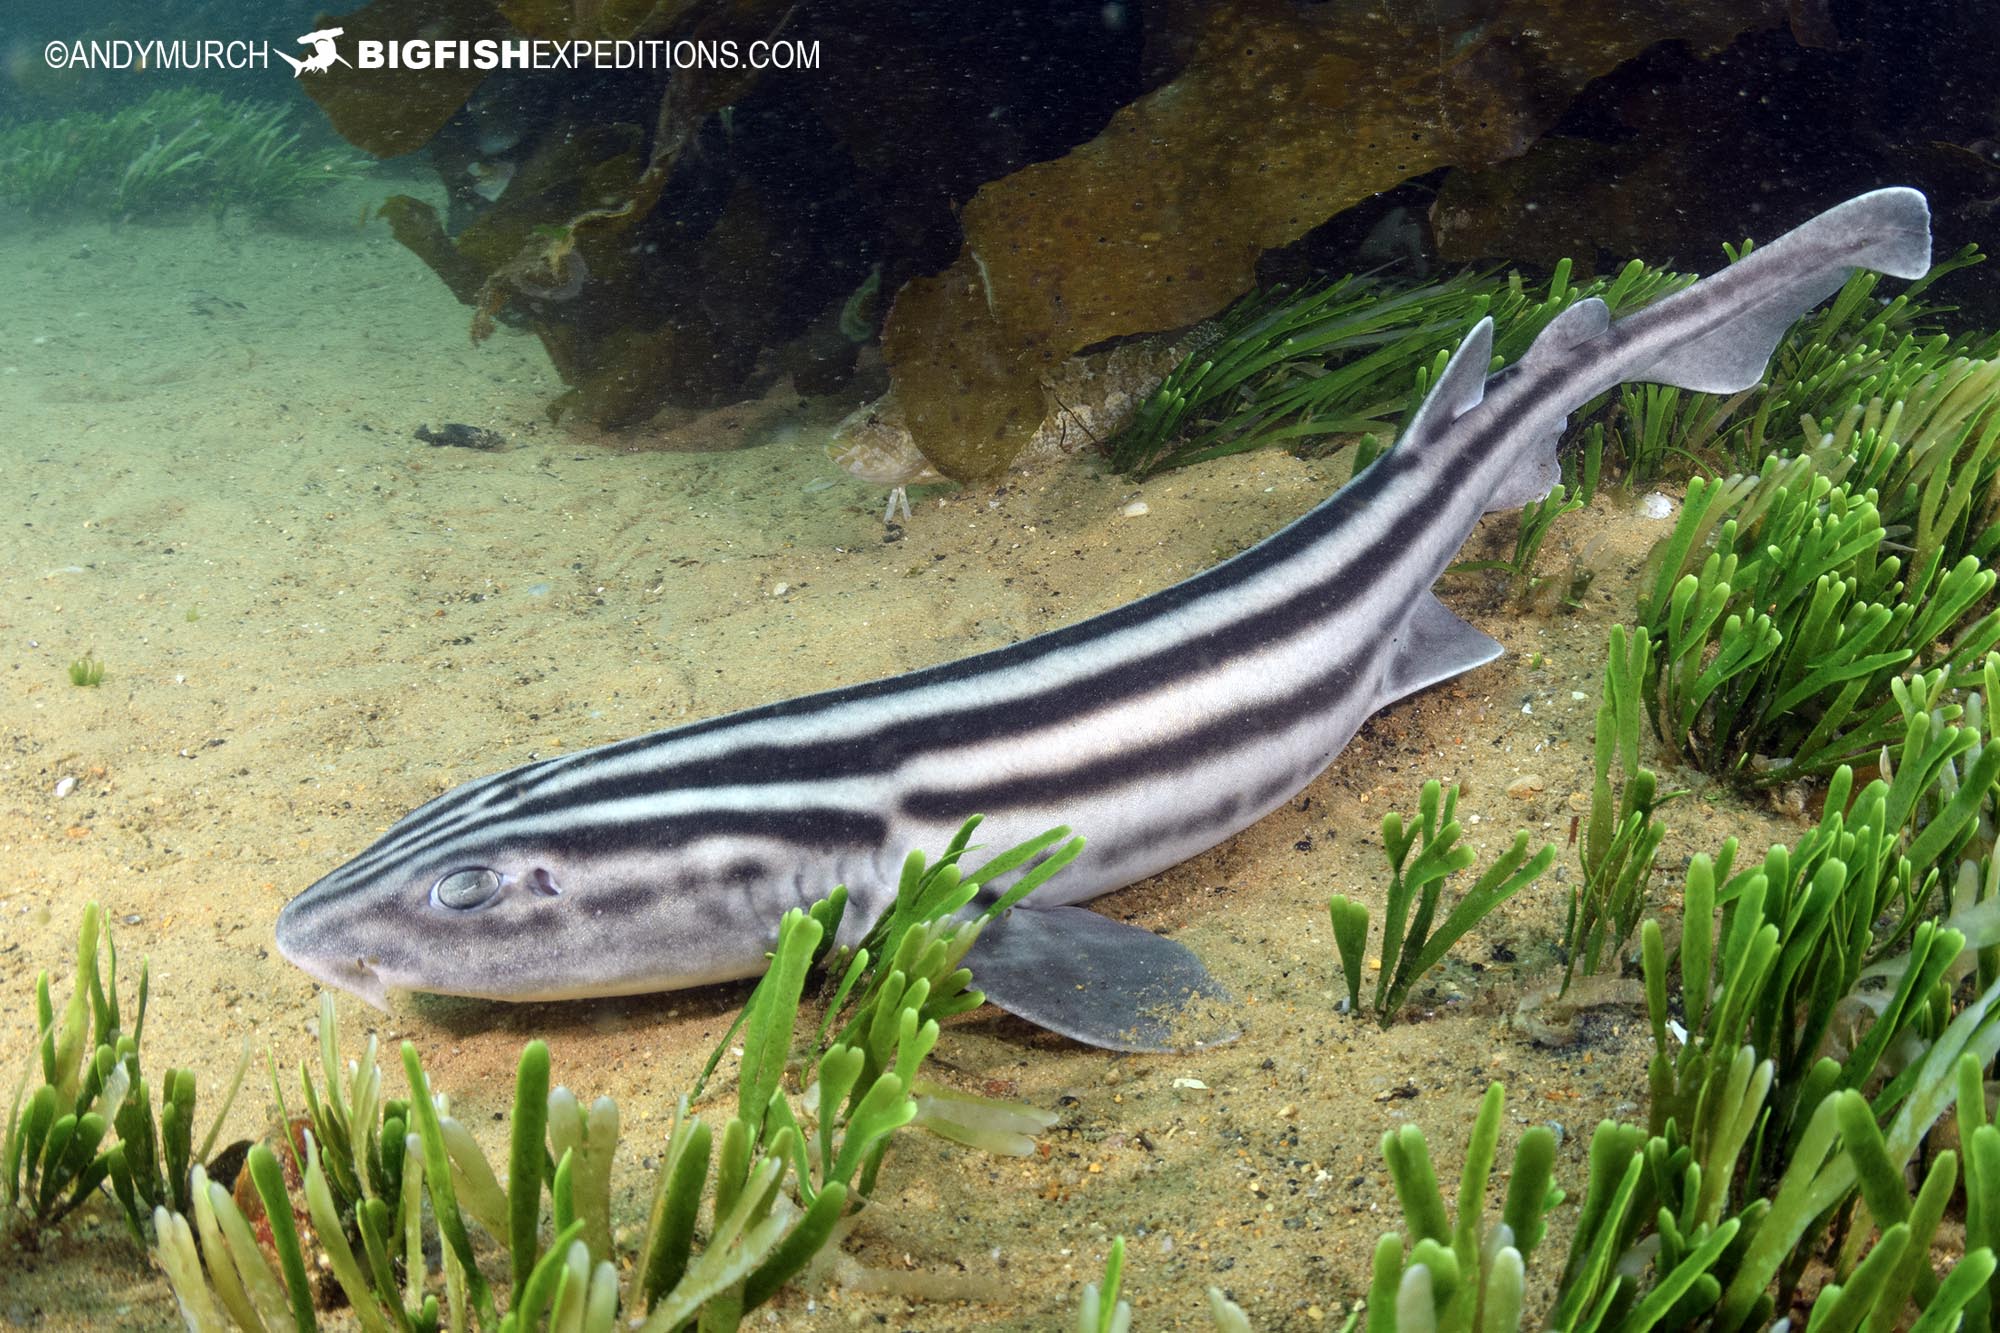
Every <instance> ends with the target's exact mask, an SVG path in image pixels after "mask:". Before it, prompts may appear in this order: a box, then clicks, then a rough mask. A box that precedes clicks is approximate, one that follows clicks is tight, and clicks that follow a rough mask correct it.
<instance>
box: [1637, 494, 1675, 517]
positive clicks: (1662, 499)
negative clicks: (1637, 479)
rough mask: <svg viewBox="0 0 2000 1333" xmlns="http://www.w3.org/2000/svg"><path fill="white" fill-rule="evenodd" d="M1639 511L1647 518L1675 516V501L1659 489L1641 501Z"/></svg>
mask: <svg viewBox="0 0 2000 1333" xmlns="http://www.w3.org/2000/svg"><path fill="white" fill-rule="evenodd" d="M1639 512H1640V513H1642V514H1644V515H1645V516H1646V517H1647V518H1672V517H1673V516H1674V502H1673V501H1672V500H1670V499H1668V498H1667V497H1666V496H1664V495H1662V494H1660V493H1659V492H1658V491H1654V492H1652V493H1651V494H1649V495H1647V496H1646V498H1645V499H1643V500H1641V501H1639Z"/></svg>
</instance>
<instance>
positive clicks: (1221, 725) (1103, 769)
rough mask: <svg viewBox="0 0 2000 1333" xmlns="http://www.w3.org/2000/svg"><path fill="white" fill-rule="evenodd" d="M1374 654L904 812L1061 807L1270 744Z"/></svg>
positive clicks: (949, 791) (910, 803) (950, 791)
mask: <svg viewBox="0 0 2000 1333" xmlns="http://www.w3.org/2000/svg"><path fill="white" fill-rule="evenodd" d="M1357 659H1358V660H1357ZM1373 660H1374V659H1373V658H1372V657H1371V656H1369V655H1367V654H1365V653H1356V654H1354V655H1351V656H1349V657H1347V658H1345V659H1343V660H1342V661H1340V662H1338V663H1336V664H1335V665H1334V666H1333V668H1332V669H1331V670H1328V671H1324V672H1321V673H1320V674H1319V675H1316V676H1314V677H1312V678H1310V679H1308V680H1305V681H1302V682H1300V683H1299V684H1298V686H1297V687H1296V688H1294V689H1293V690H1291V691H1290V692H1289V693H1287V694H1285V695H1284V696H1282V697H1281V698H1277V699H1271V700H1267V701H1265V702H1263V703H1260V704H1257V705H1256V706H1254V707H1251V708H1246V709H1243V710H1241V711H1238V712H1232V713H1230V714H1229V715H1228V716H1226V717H1222V718H1217V719H1216V720H1214V721H1212V722H1209V723H1207V724H1205V725H1203V726H1200V727H1193V728H1190V729H1188V730H1185V731H1182V732H1179V733H1177V734H1175V735H1173V736H1169V737H1166V738H1164V739H1162V740H1159V741H1155V742H1154V743H1152V744H1150V745H1146V746H1142V747H1139V748H1136V749H1128V750H1123V751H1120V752H1119V753H1117V754H1112V755H1104V756H1101V757H1098V758H1095V759H1091V760H1089V761H1087V762H1085V763H1081V764H1072V765H1070V766H1068V767H1065V768H1053V769H1047V770H1044V771H1042V772H1039V773H1035V774H1032V775H1030V776H1027V777H1020V778H1002V779H998V780H995V781H991V782H980V783H971V784H967V785H965V786H960V787H932V788H927V789H925V790H922V791H913V792H910V793H909V794H907V795H906V796H904V797H903V801H902V806H901V810H902V812H903V813H904V814H906V815H910V816H913V817H915V818H919V819H962V818H964V817H965V816H966V815H969V814H973V813H979V814H988V815H992V814H999V813H1001V812H1002V811H1006V810H1016V809H1021V808H1024V807H1027V808H1034V807H1042V806H1048V805H1058V806H1059V805H1060V804H1061V803H1062V802H1065V801H1072V800H1076V799H1077V798H1079V797H1083V796H1094V795H1098V794H1101V793H1103V792H1106V791H1113V790H1116V789H1117V788H1119V787H1124V786H1128V785H1141V786H1143V785H1145V784H1147V783H1149V782H1152V781H1154V780H1155V779H1157V778H1159V777H1162V776H1165V775H1168V774H1170V773H1173V772H1177V771H1179V770H1183V769H1189V768H1194V767H1196V766H1198V765H1200V764H1203V763H1208V762H1211V761H1213V760H1215V759H1218V758H1220V757H1221V756H1223V755H1225V754H1228V753H1229V752H1231V751H1233V750H1240V749H1242V748H1244V747H1245V746H1247V745H1256V744H1260V743H1264V742H1267V741H1268V740H1270V738H1271V737H1273V736H1276V735H1280V734H1282V733H1284V732H1287V731H1291V730H1292V729H1293V728H1295V727H1297V726H1298V725H1300V723H1301V721H1302V720H1304V721H1306V722H1307V723H1308V724H1310V722H1312V721H1314V720H1317V719H1318V718H1319V717H1320V716H1321V715H1320V714H1317V713H1315V712H1314V711H1313V709H1312V704H1313V702H1314V701H1315V700H1320V699H1325V698H1328V697H1333V696H1332V695H1331V694H1330V692H1332V691H1346V690H1351V689H1354V688H1356V687H1357V686H1358V685H1359V684H1361V682H1360V681H1359V680H1358V679H1357V678H1358V676H1359V675H1360V674H1361V666H1362V664H1363V663H1366V662H1371V661H1373Z"/></svg>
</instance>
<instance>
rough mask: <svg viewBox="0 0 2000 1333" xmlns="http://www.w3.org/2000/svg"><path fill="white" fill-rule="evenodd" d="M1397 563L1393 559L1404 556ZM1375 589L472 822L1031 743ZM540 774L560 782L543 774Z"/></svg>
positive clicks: (667, 745) (593, 757)
mask: <svg viewBox="0 0 2000 1333" xmlns="http://www.w3.org/2000/svg"><path fill="white" fill-rule="evenodd" d="M1423 526H1424V519H1423V517H1422V516H1421V515H1410V516H1408V517H1407V518H1406V519H1405V521H1404V522H1401V523H1398V524H1394V525H1392V526H1391V527H1390V528H1389V529H1387V530H1386V531H1385V532H1384V534H1383V542H1384V543H1386V544H1389V545H1390V549H1391V550H1392V551H1401V550H1407V549H1412V546H1413V541H1414V538H1415V536H1416V535H1417V533H1418V532H1419V531H1421V529H1422V528H1423ZM1390 558H1391V559H1392V560H1393V555H1392V556H1391V557H1390ZM1371 590H1372V589H1371V588H1370V586H1368V585H1366V584H1362V583H1360V582H1359V581H1356V580H1343V581H1341V582H1340V583H1339V584H1338V585H1331V584H1330V583H1317V584H1314V585H1311V586H1308V587H1306V588H1302V589H1301V590H1300V591H1299V592H1297V593H1294V594H1293V595H1292V596H1290V597H1288V598H1286V599H1285V600H1283V601H1281V602H1279V603H1277V604H1276V605H1274V606H1271V607H1269V608H1267V609H1265V610H1263V611H1260V612H1258V613H1256V614H1253V615H1250V616H1246V617H1244V618H1242V619H1239V620H1236V621H1233V622H1230V623H1228V624H1224V625H1220V626H1217V627H1215V628H1214V629H1212V630H1209V631H1207V632H1205V633H1203V634H1200V635H1197V636H1194V637H1191V638H1186V639H1181V640H1177V641H1174V642H1170V643H1166V644H1163V645H1162V646H1160V647H1158V648H1156V649H1154V650H1153V651H1151V652H1149V653H1146V654H1143V655H1141V656H1138V657H1133V658H1127V659H1125V660H1123V661H1118V662H1112V663H1107V664H1106V665H1105V666H1104V667H1103V668H1102V669H1100V670H1098V671H1095V672H1093V673H1091V674H1089V675H1084V676H1077V677H1074V678H1072V679H1070V680H1066V681H1064V682H1063V683H1062V684H1060V685H1055V686H1052V687H1050V688H1047V689H1044V690H1042V691H1040V692H1039V693H1036V694H1033V695H1030V696H1028V697H1026V698H1021V699H1010V700H1004V701H1001V702H998V703H992V704H978V705H972V706H969V707H963V708H957V709H952V710H948V711H937V712H931V713H927V714H923V715H916V716H895V717H891V718H886V719H885V720H884V725H883V726H882V727H880V728H878V729H876V730H874V731H872V732H870V733H868V734H866V735H861V736H855V737H847V738H842V739H840V740H833V741H817V742H813V741H805V742H793V743H784V742H774V743H768V744H755V745H750V744H746V745H741V746H738V747H736V748H734V749H731V750H729V751H728V752H726V753H724V754H719V755H710V756H704V757H703V758H700V759H692V760H682V761H679V762H676V761H675V760H674V759H673V757H672V754H671V750H672V748H673V747H674V746H675V745H676V744H677V743H679V742H680V741H682V740H683V739H685V738H686V735H687V729H675V730H673V731H668V732H659V733H655V734H654V735H652V736H650V737H647V738H644V739H646V740H647V741H648V742H649V743H650V744H652V745H657V746H659V747H661V749H662V750H663V751H665V753H664V754H663V759H664V762H661V763H658V764H654V765H651V766H648V767H644V768H637V769H632V770H628V771H625V772H620V773H616V774H611V775H607V776H604V777H601V778H597V779H594V780H587V781H585V782H584V783H582V784H580V785H578V786H575V787H571V788H567V789H554V790H548V791H546V792H545V793H544V794H542V795H539V796H537V795H532V794H531V795H528V796H526V797H525V798H523V799H521V800H518V801H516V802H513V803H511V804H504V805H500V806H498V807H497V808H494V809H492V810H491V811H490V812H488V811H479V812H475V817H474V819H473V820H472V821H471V823H472V824H474V825H475V826H477V825H481V824H484V823H485V821H484V820H483V819H480V818H478V817H477V816H478V815H485V814H489V813H490V816H491V817H492V818H493V819H495V820H508V819H514V818H533V817H536V816H539V815H545V814H552V813H557V812H560V811H564V810H569V809H573V808H576V807H580V806H588V805H591V804H594V803H596V802H599V801H612V800H642V799H644V798H645V797H647V796H649V795H651V794H653V793H656V792H660V791H664V790H676V791H691V790H699V789H703V788H714V787H736V786H745V785H753V784H759V783H765V782H771V781H774V780H775V781H780V782H782V781H786V780H788V779H791V778H793V777H794V775H798V774H808V773H809V774H811V775H813V779H814V780H815V781H820V780H827V779H838V778H849V777H862V776H872V775H880V774H883V773H888V772H891V771H893V770H894V769H896V768H897V767H899V766H901V765H902V764H904V763H908V762H911V761H913V760H916V759H919V758H923V757H926V756H930V755H935V754H939V753H943V752H948V751H951V750H955V749H959V748H962V747H965V746H969V745H978V744H984V743H988V742H991V741H994V740H998V739H1002V738H1007V737H1016V738H1018V737H1022V736H1023V735H1024V734H1026V733H1027V732H1030V731H1032V730H1034V729H1039V728H1044V727H1050V726H1056V725H1061V724H1065V723H1072V722H1076V721H1078V720H1080V719H1083V718H1085V717H1088V716H1089V715H1091V714H1094V713H1100V712H1104V711H1106V710H1109V709H1113V708H1118V707H1122V706H1126V705H1129V704H1132V703H1134V702H1137V701H1139V700H1141V699H1143V698H1144V697H1145V696H1147V695H1149V694H1157V693H1160V692H1162V691H1166V690H1171V689H1173V688H1174V687H1176V686H1178V685H1180V684H1182V683H1184V682H1185V681H1187V680H1189V679H1192V678H1195V677H1199V676H1206V675H1210V674H1212V673H1214V672H1215V671H1217V670H1218V669H1220V668H1221V667H1222V666H1223V665H1224V664H1225V663H1227V662H1228V661H1229V660H1230V659H1232V658H1235V657H1239V656H1242V655H1245V654H1247V653H1251V652H1256V651H1262V650H1263V649H1266V648H1268V647H1271V646H1272V645H1274V644H1276V643H1279V642H1282V641H1284V640H1286V639H1291V638H1296V637H1299V636H1301V635H1305V634H1309V633H1311V632H1312V631H1314V630H1315V629H1317V628H1319V627H1320V625H1321V624H1322V623H1323V622H1325V621H1327V620H1329V619H1331V618H1333V617H1335V616H1338V615H1340V614H1342V613H1343V612H1345V611H1347V610H1348V609H1350V607H1351V605H1352V603H1353V602H1354V601H1356V600H1358V599H1360V598H1361V597H1365V596H1366V595H1367V594H1368V593H1369V592H1370V591H1371ZM1085 623H1086V624H1089V623H1090V622H1085ZM1361 646H1363V647H1365V648H1367V649H1369V650H1371V651H1375V650H1382V649H1386V648H1387V646H1388V645H1387V644H1386V642H1383V641H1378V640H1364V641H1363V642H1362V644H1361ZM1000 651H1001V652H1005V651H1006V650H1004V649H1002V650H1000ZM971 660H975V661H976V660H979V659H971ZM954 665H956V664H954ZM947 669H948V668H927V669H925V670H922V671H917V672H912V673H910V674H909V675H906V676H901V677H897V678H896V682H897V683H898V685H899V686H900V688H902V689H905V690H911V689H917V688H921V687H922V686H925V685H928V684H931V683H933V681H934V680H935V679H936V678H935V677H934V676H932V675H931V672H932V671H940V672H941V671H944V670H947ZM993 670H994V671H995V672H997V671H1000V670H1004V667H1001V666H998V665H996V666H995V667H994V668H993ZM982 674H985V673H982ZM870 692H873V687H872V686H851V687H847V688H844V689H839V690H832V691H828V692H826V693H824V694H819V695H808V696H806V697H805V698H804V699H800V700H792V701H788V703H787V704H784V705H769V706H767V707H764V708H755V709H750V710H748V711H747V712H742V713H735V714H729V715H727V716H726V717H725V718H723V719H717V720H718V721H731V722H736V723H748V722H751V721H754V720H757V719H762V718H768V717H772V716H777V715H780V714H779V712H778V710H779V709H781V708H782V709H786V710H788V712H789V713H790V714H791V715H793V716H797V715H799V714H802V713H804V712H805V711H806V710H805V709H804V708H802V707H800V705H804V704H812V705H813V706H814V711H823V710H826V709H831V708H835V707H839V706H843V705H845V704H848V703H851V702H853V701H854V700H855V698H856V697H857V696H865V695H866V694H868V693H870ZM695 725H696V726H702V725H705V724H699V723H698V724H695ZM644 748H646V747H643V746H636V745H632V744H625V745H621V746H620V747H618V749H619V751H620V754H619V755H618V756H616V757H621V758H623V757H629V756H630V755H631V754H632V753H634V752H642V751H643V750H644ZM613 757H614V756H612V755H609V754H606V753H595V752H585V753H584V754H583V755H580V756H578V759H579V761H581V762H579V764H578V765H576V767H578V768H580V769H581V770H582V771H583V772H584V773H585V774H587V773H588V771H589V769H590V768H592V767H596V766H597V764H598V762H601V761H606V760H609V759H611V758H613ZM537 776H538V777H543V776H552V774H549V773H538V774H537ZM524 788H525V784H524ZM426 822H434V821H426ZM459 827H462V826H452V827H450V828H445V829H438V828H436V827H433V828H430V829H426V830H423V832H424V833H426V834H428V835H430V837H431V838H432V839H435V838H437V837H442V836H449V835H450V834H452V833H455V832H457V831H458V829H459ZM423 845H424V844H423V843H420V842H398V843H396V844H394V845H392V846H390V847H385V848H383V849H381V850H382V852H383V853H384V854H387V853H390V852H396V853H402V852H410V851H417V850H421V847H422V846H423ZM371 854H372V850H371Z"/></svg>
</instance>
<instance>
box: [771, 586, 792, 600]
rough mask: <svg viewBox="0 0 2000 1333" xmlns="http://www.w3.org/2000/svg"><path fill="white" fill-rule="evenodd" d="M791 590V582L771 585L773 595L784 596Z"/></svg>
mask: <svg viewBox="0 0 2000 1333" xmlns="http://www.w3.org/2000/svg"><path fill="white" fill-rule="evenodd" d="M791 590H792V585H791V584H789V583H773V584H772V585H771V596H773V597H783V596H784V595H785V594H786V593H788V592H790V591H791Z"/></svg>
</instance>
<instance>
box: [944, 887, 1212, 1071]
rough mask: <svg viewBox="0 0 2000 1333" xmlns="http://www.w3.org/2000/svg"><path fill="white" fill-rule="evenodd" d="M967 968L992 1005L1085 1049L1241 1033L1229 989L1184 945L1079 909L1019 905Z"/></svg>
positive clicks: (1187, 1042)
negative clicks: (1231, 1010)
mask: <svg viewBox="0 0 2000 1333" xmlns="http://www.w3.org/2000/svg"><path fill="white" fill-rule="evenodd" d="M965 965H966V966H967V967H969V968H971V969H972V984H973V985H974V986H975V987H977V988H978V989H979V990H982V991H984V992H985V993H986V998H987V999H988V1000H990V1001H992V1002H993V1003H994V1004H997V1005H999V1006H1000V1007H1001V1008H1002V1009H1005V1010H1006V1011H1007V1012H1008V1013H1010V1014H1015V1015H1018V1016H1019V1017H1021V1018H1025V1019H1027V1020H1028V1021H1029V1022H1030V1023H1033V1024H1035V1025H1036V1026H1037V1027H1043V1028H1047V1029H1048V1030H1049V1031H1051V1032H1058V1033H1061V1034H1062V1035H1063V1036H1065V1037H1069V1038H1072V1039H1073V1040H1076V1041H1080V1042H1083V1043H1085V1044H1086V1045H1090V1046H1100V1047H1103V1048H1104V1049H1106V1050H1112V1051H1186V1050H1193V1049H1195V1048H1196V1047H1200V1046H1212V1045H1215V1044H1216V1043H1218V1042H1224V1041H1231V1040H1233V1039H1235V1038H1236V1037H1237V1036H1238V1035H1240V1033H1239V1030H1238V1028H1237V1026H1236V1024H1235V1023H1234V1022H1232V1021H1230V1019H1229V1018H1228V1017H1227V1015H1226V1014H1224V1013H1223V1012H1222V1010H1223V1009H1224V1008H1225V1007H1226V1006H1228V1005H1230V1004H1231V1003H1232V1001H1231V999H1230V995H1229V992H1228V991H1227V990H1224V989H1223V987H1222V985H1221V983H1219V982H1217V981H1216V980H1215V978H1214V977H1211V976H1210V975H1209V974H1208V969H1207V968H1205V967H1203V966H1202V964H1201V960H1200V959H1199V958H1196V957H1195V956H1194V954H1193V953H1192V952H1190V951H1189V950H1188V949H1187V948H1186V947H1185V946H1184V945H1180V944H1176V943H1175V942H1174V941H1172V940H1169V939H1162V938H1161V937H1160V936H1158V935H1155V934H1154V933H1153V932H1152V931H1150V930H1142V929H1140V928H1139V927H1137V926H1128V925H1123V924H1121V923H1119V922H1116V921H1113V920H1111V919H1110V918H1108V917H1103V916H1099V915H1098V914H1097V913H1095V912H1092V911H1087V910H1086V909H1084V908H1081V907H1017V908H1015V909H1014V910H1013V911H1011V912H1009V913H1007V915H1005V916H1003V917H1001V918H1000V919H998V920H996V921H993V922H990V923H989V924H988V925H987V927H986V929H985V930H984V931H983V932H982V933H981V934H980V936H979V942H978V943H977V944H975V945H973V947H972V952H971V953H970V954H968V955H966V959H965Z"/></svg>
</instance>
